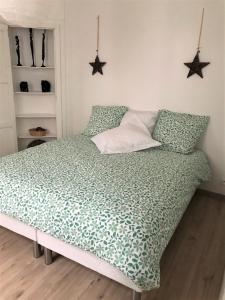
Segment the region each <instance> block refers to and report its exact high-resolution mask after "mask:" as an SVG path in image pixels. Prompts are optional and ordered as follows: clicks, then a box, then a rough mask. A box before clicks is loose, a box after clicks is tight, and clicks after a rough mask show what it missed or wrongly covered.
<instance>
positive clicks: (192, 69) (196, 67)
mask: <svg viewBox="0 0 225 300" xmlns="http://www.w3.org/2000/svg"><path fill="white" fill-rule="evenodd" d="M204 14H205V9H204V8H203V10H202V18H201V25H200V32H199V38H198V46H197V53H196V55H195V57H194V60H193V61H192V62H189V63H184V64H185V66H186V67H188V68H189V73H188V75H187V78H189V77H191V76H192V75H194V74H197V75H198V76H199V77H201V78H203V74H202V69H203V68H205V67H206V66H208V65H209V64H210V62H201V61H200V58H199V54H200V48H201V47H200V45H201V37H202V29H203V21H204Z"/></svg>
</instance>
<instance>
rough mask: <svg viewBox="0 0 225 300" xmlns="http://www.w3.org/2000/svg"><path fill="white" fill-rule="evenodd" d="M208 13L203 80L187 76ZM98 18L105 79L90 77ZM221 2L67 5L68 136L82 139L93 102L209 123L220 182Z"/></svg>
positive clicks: (208, 143) (139, 0) (93, 0)
mask: <svg viewBox="0 0 225 300" xmlns="http://www.w3.org/2000/svg"><path fill="white" fill-rule="evenodd" d="M203 7H205V24H204V30H203V36H202V46H203V48H202V53H201V59H202V61H210V62H211V65H210V66H208V67H206V68H205V69H204V70H203V73H204V77H205V78H204V79H203V80H202V79H201V78H200V77H197V76H193V77H191V78H190V79H187V78H186V75H187V73H188V69H187V68H186V67H185V66H184V64H183V63H184V62H190V61H192V59H193V57H194V55H195V52H196V47H197V40H198V33H199V26H200V17H201V13H202V8H203ZM98 14H100V15H101V23H102V26H101V44H100V57H101V59H102V60H103V61H106V62H107V65H106V66H105V67H104V68H103V70H104V76H101V75H95V76H92V75H91V67H89V65H88V63H89V62H90V61H93V59H94V56H95V49H96V16H97V15H98ZM223 15H224V11H223V1H220V0H212V1H198V0H194V1H190V0H179V1H174V0H170V1H166V0H158V1H150V0H135V1H129V0H120V1H119V0H111V1H110V0H109V1H104V0H89V1H87V0H82V1H81V0H80V1H73V0H66V6H65V32H66V60H67V101H68V105H67V133H68V134H73V133H79V132H80V131H82V130H83V128H84V127H85V126H86V124H87V122H88V118H89V115H90V110H91V106H92V105H95V104H106V105H110V104H125V105H127V106H129V107H131V108H135V109H142V110H147V109H160V108H168V109H171V110H175V111H183V112H191V113H196V114H207V115H210V117H211V122H210V125H209V128H208V133H207V137H206V138H205V141H204V149H205V151H206V152H207V154H208V156H209V158H210V161H211V164H212V167H213V170H214V180H215V181H217V183H218V182H221V180H222V178H225V171H224V166H225V162H224V156H225V151H224V145H225V142H224V136H225V130H224V127H225V124H224V116H225V111H224V88H223V85H224V44H223V38H224V29H223Z"/></svg>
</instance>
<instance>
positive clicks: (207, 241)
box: [0, 194, 225, 300]
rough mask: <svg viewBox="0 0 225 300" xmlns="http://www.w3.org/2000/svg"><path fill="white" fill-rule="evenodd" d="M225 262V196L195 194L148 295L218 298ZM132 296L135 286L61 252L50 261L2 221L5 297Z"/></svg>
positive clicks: (152, 298) (0, 265) (122, 299)
mask: <svg viewBox="0 0 225 300" xmlns="http://www.w3.org/2000/svg"><path fill="white" fill-rule="evenodd" d="M224 267H225V200H224V199H218V198H212V197H210V196H208V195H202V194H198V195H197V196H195V197H194V198H193V200H192V202H191V204H190V206H189V208H188V210H187V212H186V213H185V216H184V218H183V220H182V221H181V223H180V225H179V227H178V229H177V230H176V233H175V235H174V236H173V238H172V240H171V242H170V244H169V246H168V247H167V249H166V251H165V254H164V255H163V258H162V262H161V287H160V288H159V289H158V290H153V291H151V292H148V293H144V295H143V300H217V299H218V295H219V291H220V286H221V282H222V276H223V271H224ZM11 299H21V300H22V299H31V300H36V299H38V300H44V299H47V300H53V299H54V300H70V299H74V300H76V299H80V300H97V299H99V300H100V299H104V300H130V299H131V291H130V290H129V289H128V288H126V287H123V286H122V285H120V284H117V283H116V282H113V281H111V280H109V279H107V278H105V277H103V276H101V275H98V274H97V273H95V272H93V271H90V270H88V269H86V268H84V267H82V266H80V265H78V264H76V263H74V262H72V261H70V260H68V259H65V258H63V257H61V256H58V257H57V258H56V261H55V262H54V263H53V264H52V265H50V266H45V265H44V262H43V257H41V258H39V259H37V260H36V259H34V258H32V242H31V241H29V240H27V239H26V238H23V237H21V236H19V235H16V234H14V233H12V232H10V231H8V230H6V229H3V228H2V227H0V300H11Z"/></svg>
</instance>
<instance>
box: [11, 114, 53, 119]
mask: <svg viewBox="0 0 225 300" xmlns="http://www.w3.org/2000/svg"><path fill="white" fill-rule="evenodd" d="M16 117H17V118H24V119H33V118H39V119H42V118H43V119H44V118H46V119H48V118H56V115H53V114H45V113H43V114H19V115H16Z"/></svg>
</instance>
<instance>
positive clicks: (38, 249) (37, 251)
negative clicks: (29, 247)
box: [33, 241, 42, 258]
mask: <svg viewBox="0 0 225 300" xmlns="http://www.w3.org/2000/svg"><path fill="white" fill-rule="evenodd" d="M33 255H34V257H35V258H39V257H40V256H42V251H41V245H39V244H38V243H37V242H35V241H33Z"/></svg>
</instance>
